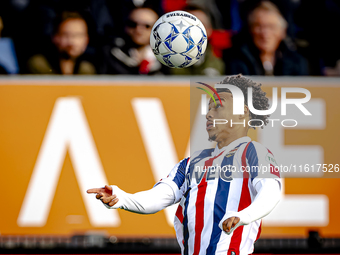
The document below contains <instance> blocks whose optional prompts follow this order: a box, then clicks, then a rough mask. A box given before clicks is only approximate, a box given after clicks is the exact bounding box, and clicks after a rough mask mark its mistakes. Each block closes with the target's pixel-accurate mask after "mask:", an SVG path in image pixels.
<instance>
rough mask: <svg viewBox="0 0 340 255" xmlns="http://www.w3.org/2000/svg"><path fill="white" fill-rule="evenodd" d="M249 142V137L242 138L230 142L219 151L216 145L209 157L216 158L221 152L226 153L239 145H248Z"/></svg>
mask: <svg viewBox="0 0 340 255" xmlns="http://www.w3.org/2000/svg"><path fill="white" fill-rule="evenodd" d="M249 142H251V139H250V137H249V136H244V137H241V138H238V139H236V140H235V141H233V142H231V143H230V144H228V145H227V146H224V147H222V148H221V149H219V148H218V146H217V144H216V147H215V150H214V151H213V153H212V155H211V156H216V155H218V154H220V153H221V152H222V151H226V152H228V151H230V150H232V149H234V148H235V147H236V146H237V145H239V144H240V143H249Z"/></svg>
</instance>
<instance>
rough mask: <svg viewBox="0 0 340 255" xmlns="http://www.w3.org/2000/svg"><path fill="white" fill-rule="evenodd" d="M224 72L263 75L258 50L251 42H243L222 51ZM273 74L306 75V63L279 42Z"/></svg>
mask: <svg viewBox="0 0 340 255" xmlns="http://www.w3.org/2000/svg"><path fill="white" fill-rule="evenodd" d="M224 60H225V64H226V74H239V73H241V74H243V75H265V71H264V68H263V65H262V62H261V59H260V52H259V50H258V49H257V48H256V46H255V45H254V44H253V43H244V44H242V45H241V46H240V47H232V48H231V49H228V50H226V51H225V52H224ZM274 75H308V63H307V61H306V60H305V59H304V58H303V57H302V56H301V55H299V54H298V53H297V52H295V51H293V50H291V49H290V48H288V47H287V45H286V44H285V43H284V42H281V44H280V46H279V48H278V50H277V51H276V62H275V66H274Z"/></svg>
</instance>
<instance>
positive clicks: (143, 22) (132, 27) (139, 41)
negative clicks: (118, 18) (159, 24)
mask: <svg viewBox="0 0 340 255" xmlns="http://www.w3.org/2000/svg"><path fill="white" fill-rule="evenodd" d="M157 19H158V15H157V13H156V12H155V11H154V10H152V9H150V8H136V9H134V10H132V11H131V13H130V15H129V18H128V20H127V23H126V26H125V32H126V34H127V35H128V36H129V37H130V38H131V40H132V42H133V43H135V44H136V45H138V46H145V45H148V44H149V43H150V34H151V29H152V27H153V25H154V24H155V22H156V21H157Z"/></svg>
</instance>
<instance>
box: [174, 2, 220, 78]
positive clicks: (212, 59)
mask: <svg viewBox="0 0 340 255" xmlns="http://www.w3.org/2000/svg"><path fill="white" fill-rule="evenodd" d="M184 11H187V12H189V13H191V14H193V15H194V16H196V17H197V18H198V19H199V20H200V21H201V22H202V24H203V26H204V27H205V29H206V31H207V37H208V40H209V39H210V38H211V34H212V31H213V29H212V26H211V22H210V17H209V16H208V14H207V13H206V12H205V11H204V10H203V9H202V8H199V7H198V6H194V5H188V6H187V7H186V8H185V9H184ZM171 73H172V74H184V75H208V76H215V75H221V74H223V73H224V63H223V61H222V59H220V58H218V57H216V56H215V54H214V52H213V50H212V47H211V45H210V44H209V43H208V46H207V49H206V51H205V54H204V55H203V56H202V57H201V59H200V60H199V61H198V62H197V63H195V64H194V65H192V66H190V67H188V68H181V69H180V68H174V69H171Z"/></svg>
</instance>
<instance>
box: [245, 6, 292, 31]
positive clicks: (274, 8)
mask: <svg viewBox="0 0 340 255" xmlns="http://www.w3.org/2000/svg"><path fill="white" fill-rule="evenodd" d="M257 10H264V11H267V12H273V13H275V14H277V15H278V16H279V19H280V22H281V25H282V27H283V28H287V26H288V23H287V21H286V19H285V18H284V17H283V15H282V14H281V12H280V10H279V8H277V6H276V5H275V4H273V3H272V2H270V1H261V2H260V3H259V4H258V5H256V7H255V8H254V9H253V10H252V11H251V12H250V13H249V15H248V24H249V26H251V25H252V24H253V22H254V13H255V12H256V11H257Z"/></svg>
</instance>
